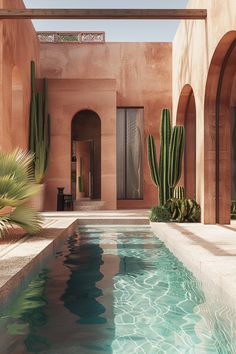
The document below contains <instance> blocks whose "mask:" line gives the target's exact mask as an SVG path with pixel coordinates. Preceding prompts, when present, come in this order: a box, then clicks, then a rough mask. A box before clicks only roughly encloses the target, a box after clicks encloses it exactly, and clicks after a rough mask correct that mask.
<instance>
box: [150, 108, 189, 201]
mask: <svg viewBox="0 0 236 354" xmlns="http://www.w3.org/2000/svg"><path fill="white" fill-rule="evenodd" d="M160 143H161V144H160V158H159V168H158V163H157V158H156V148H155V142H154V138H153V136H152V135H149V136H148V163H149V167H150V172H151V177H152V180H153V182H154V184H155V185H156V186H157V187H158V191H159V201H160V205H165V203H166V202H167V200H168V199H169V198H172V197H173V191H174V188H175V186H176V185H177V183H178V181H179V179H180V176H181V169H182V156H183V148H184V127H182V126H176V127H174V128H173V129H172V128H171V122H170V112H169V110H168V109H166V108H165V109H163V111H162V117H161V127H160Z"/></svg>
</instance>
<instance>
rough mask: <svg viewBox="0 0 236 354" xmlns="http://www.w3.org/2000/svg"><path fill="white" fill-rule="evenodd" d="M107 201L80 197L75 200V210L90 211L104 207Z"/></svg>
mask: <svg viewBox="0 0 236 354" xmlns="http://www.w3.org/2000/svg"><path fill="white" fill-rule="evenodd" d="M104 205H105V202H104V201H102V200H90V199H85V198H84V199H79V200H75V201H74V211H79V210H82V211H90V210H102V209H104Z"/></svg>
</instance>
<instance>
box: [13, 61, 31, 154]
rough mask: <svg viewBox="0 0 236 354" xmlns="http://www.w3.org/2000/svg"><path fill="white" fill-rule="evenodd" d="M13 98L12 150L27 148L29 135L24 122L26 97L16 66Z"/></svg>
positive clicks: (14, 68)
mask: <svg viewBox="0 0 236 354" xmlns="http://www.w3.org/2000/svg"><path fill="white" fill-rule="evenodd" d="M11 93H12V97H11V121H10V135H11V146H12V148H15V147H21V148H25V146H26V143H27V142H26V140H27V133H26V126H25V122H24V114H23V109H24V95H23V83H22V78H21V74H20V71H19V68H18V67H17V66H14V67H13V69H12V91H11Z"/></svg>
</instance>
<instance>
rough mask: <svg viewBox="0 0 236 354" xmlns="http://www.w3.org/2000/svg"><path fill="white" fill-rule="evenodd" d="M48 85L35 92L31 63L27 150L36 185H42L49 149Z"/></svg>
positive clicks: (32, 62)
mask: <svg viewBox="0 0 236 354" xmlns="http://www.w3.org/2000/svg"><path fill="white" fill-rule="evenodd" d="M47 94H48V85H47V80H46V79H44V80H43V88H42V90H41V91H37V88H36V69H35V62H34V61H31V102H30V131H29V150H30V151H31V152H32V153H33V154H34V160H33V170H34V178H35V182H36V183H42V181H43V178H44V176H45V174H46V171H47V168H48V159H49V149H50V115H49V113H48V98H47Z"/></svg>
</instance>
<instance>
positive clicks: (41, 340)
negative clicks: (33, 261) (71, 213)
mask: <svg viewBox="0 0 236 354" xmlns="http://www.w3.org/2000/svg"><path fill="white" fill-rule="evenodd" d="M235 321H236V317H235V314H234V313H233V312H232V311H231V310H230V309H229V308H228V307H227V306H223V305H221V304H219V303H215V302H214V301H213V300H211V299H210V300H209V299H206V297H205V295H204V293H203V291H202V289H201V287H200V285H199V284H198V282H197V281H196V279H195V278H194V277H193V275H192V274H191V273H190V272H189V271H188V270H187V269H186V268H185V267H183V265H182V264H181V263H180V262H179V261H178V260H177V259H176V258H175V257H174V256H173V254H172V253H171V252H170V251H169V250H168V249H167V248H166V247H165V246H164V244H163V243H162V242H161V241H160V240H158V239H157V238H156V237H155V236H154V235H153V234H152V232H150V229H149V228H148V227H143V228H127V227H91V228H90V227H87V228H82V229H80V232H79V234H78V235H73V236H71V237H70V238H69V239H68V240H67V241H66V242H65V243H64V245H63V246H62V248H61V250H60V251H59V252H57V254H56V256H55V257H54V258H53V259H52V260H51V261H50V263H49V264H48V265H47V267H45V269H43V270H42V271H41V273H40V274H38V275H37V276H36V277H35V278H34V279H33V280H32V281H31V282H30V284H29V285H28V287H27V288H26V289H25V290H24V291H22V293H21V294H20V296H18V298H17V299H16V300H15V302H14V303H13V304H12V305H11V306H10V307H9V308H8V309H7V310H6V311H5V312H4V313H2V314H1V316H0V353H1V354H5V353H8V354H9V353H14V354H15V353H16V354H21V353H53V354H60V353H63V354H105V353H114V354H134V353H135V354H157V353H158V354H166V353H167V354H175V353H180V354H184V353H197V354H198V353H221V354H224V353H225V354H229V353H236V331H235V330H236V324H235Z"/></svg>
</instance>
